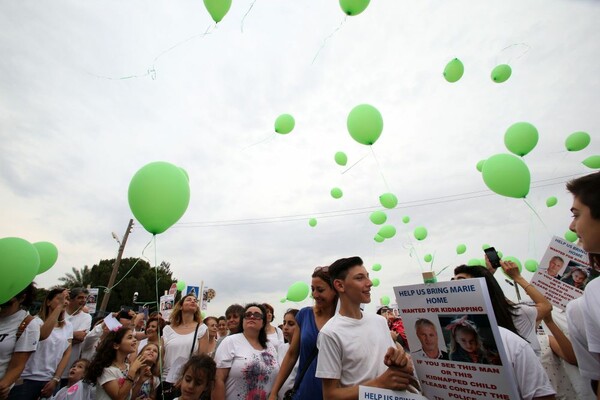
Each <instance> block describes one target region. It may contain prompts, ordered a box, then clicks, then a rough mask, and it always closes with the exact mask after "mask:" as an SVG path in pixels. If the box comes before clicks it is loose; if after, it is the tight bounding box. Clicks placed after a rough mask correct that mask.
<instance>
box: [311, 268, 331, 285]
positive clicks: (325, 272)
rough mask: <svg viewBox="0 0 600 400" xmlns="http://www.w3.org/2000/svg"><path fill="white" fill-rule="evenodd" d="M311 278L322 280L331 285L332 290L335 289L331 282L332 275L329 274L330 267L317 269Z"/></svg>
mask: <svg viewBox="0 0 600 400" xmlns="http://www.w3.org/2000/svg"><path fill="white" fill-rule="evenodd" d="M311 278H320V279H321V280H323V282H325V283H326V284H328V285H329V287H330V288H332V289H333V282H332V280H331V275H330V274H329V266H325V267H316V268H315V270H314V271H313V273H312V275H311Z"/></svg>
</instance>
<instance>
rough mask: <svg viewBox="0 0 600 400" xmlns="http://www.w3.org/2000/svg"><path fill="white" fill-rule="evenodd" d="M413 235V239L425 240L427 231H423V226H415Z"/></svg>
mask: <svg viewBox="0 0 600 400" xmlns="http://www.w3.org/2000/svg"><path fill="white" fill-rule="evenodd" d="M413 234H414V235H415V239H417V240H425V238H426V237H427V229H425V227H424V226H417V227H416V228H415V231H414V232H413Z"/></svg>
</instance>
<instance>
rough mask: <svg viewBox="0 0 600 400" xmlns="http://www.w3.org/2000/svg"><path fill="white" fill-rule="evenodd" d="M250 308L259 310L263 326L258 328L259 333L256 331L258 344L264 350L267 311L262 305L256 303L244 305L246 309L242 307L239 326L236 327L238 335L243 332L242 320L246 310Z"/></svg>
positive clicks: (265, 346) (265, 344)
mask: <svg viewBox="0 0 600 400" xmlns="http://www.w3.org/2000/svg"><path fill="white" fill-rule="evenodd" d="M250 307H256V308H259V309H260V312H261V313H262V321H263V325H262V327H261V328H260V331H258V343H260V345H261V346H262V348H263V349H266V348H267V309H266V308H265V307H264V306H263V305H262V304H258V303H248V304H246V307H244V311H243V312H242V313H241V314H240V324H239V325H238V333H243V332H244V318H245V317H246V316H245V314H246V311H248V309H249V308H250Z"/></svg>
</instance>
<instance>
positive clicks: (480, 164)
mask: <svg viewBox="0 0 600 400" xmlns="http://www.w3.org/2000/svg"><path fill="white" fill-rule="evenodd" d="M483 164H485V160H479V161H478V162H477V165H476V166H475V168H477V171H479V172H481V170H483Z"/></svg>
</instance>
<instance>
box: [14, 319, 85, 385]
mask: <svg viewBox="0 0 600 400" xmlns="http://www.w3.org/2000/svg"><path fill="white" fill-rule="evenodd" d="M35 319H38V320H39V323H40V324H43V321H42V320H41V319H40V318H38V317H35ZM32 322H33V321H32ZM72 338H73V327H72V326H71V323H70V322H68V321H66V322H65V324H64V325H63V326H62V327H58V326H56V327H54V329H52V332H51V333H50V336H48V337H47V338H46V339H44V340H40V342H39V343H38V347H37V350H36V352H35V353H33V354H32V355H31V357H29V360H27V364H25V369H24V370H23V373H22V374H21V378H23V379H31V380H33V381H44V382H47V381H49V380H50V379H52V377H53V376H54V374H55V372H56V367H58V364H59V363H60V360H61V359H62V357H63V355H64V353H65V351H66V350H67V349H68V348H69V344H70V340H71V339H72ZM68 368H69V367H65V369H68Z"/></svg>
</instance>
